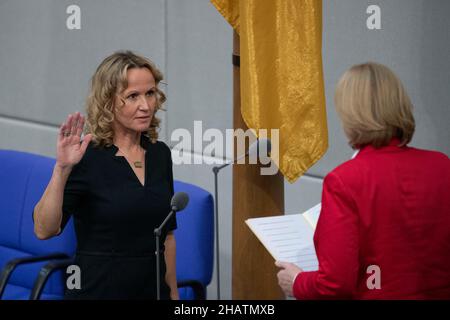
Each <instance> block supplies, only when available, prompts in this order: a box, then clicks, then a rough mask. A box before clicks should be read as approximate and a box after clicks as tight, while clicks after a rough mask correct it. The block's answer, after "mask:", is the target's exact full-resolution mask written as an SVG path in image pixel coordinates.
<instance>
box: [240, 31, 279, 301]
mask: <svg viewBox="0 0 450 320" xmlns="http://www.w3.org/2000/svg"><path fill="white" fill-rule="evenodd" d="M239 52H240V50H239V36H238V35H237V33H236V32H235V33H234V35H233V54H234V55H236V56H239ZM233 92H234V93H233V98H234V101H233V103H234V107H233V122H234V128H235V129H238V128H242V129H244V130H247V126H246V125H245V123H244V121H243V119H242V116H241V102H240V100H241V99H240V98H241V95H240V75H239V67H238V66H236V65H235V66H234V67H233ZM247 163H248V162H247ZM260 168H261V167H260V165H248V164H247V165H239V164H238V165H234V166H233V268H232V269H233V274H232V286H233V289H232V295H233V296H232V298H233V299H236V300H244V299H245V300H250V299H262V300H266V299H282V298H284V295H283V293H282V291H281V289H280V288H279V286H278V282H277V278H276V273H277V268H276V267H275V265H274V262H275V261H274V259H273V258H272V256H271V255H270V254H269V253H268V251H267V250H266V249H265V248H264V246H263V245H262V244H261V243H260V242H259V240H258V239H257V238H256V237H255V235H254V234H253V233H252V232H251V231H250V229H249V228H248V227H247V225H246V224H245V220H246V219H248V218H255V217H263V216H272V215H280V214H284V180H283V177H282V175H281V174H280V173H278V174H277V175H273V176H262V175H260Z"/></svg>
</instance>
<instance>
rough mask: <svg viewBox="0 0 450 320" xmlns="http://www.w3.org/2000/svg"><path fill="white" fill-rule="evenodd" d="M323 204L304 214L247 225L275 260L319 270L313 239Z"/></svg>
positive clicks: (276, 217)
mask: <svg viewBox="0 0 450 320" xmlns="http://www.w3.org/2000/svg"><path fill="white" fill-rule="evenodd" d="M319 213H320V204H318V205H317V206H314V207H312V208H311V209H309V210H308V211H306V212H305V213H304V214H306V215H305V216H304V215H302V214H290V215H283V216H272V217H262V218H253V219H248V220H246V221H245V222H246V224H247V225H248V226H249V228H250V229H251V230H252V231H253V233H254V234H255V235H256V237H257V238H258V239H259V240H260V241H261V243H262V244H263V245H264V246H265V247H266V249H267V250H268V251H269V253H270V254H271V255H272V257H273V258H274V259H275V260H278V261H285V262H292V263H294V264H296V265H297V266H299V267H300V268H302V269H303V270H304V271H312V270H317V269H318V261H317V257H316V251H315V249H314V243H313V236H314V229H315V226H316V224H317V219H318V216H319Z"/></svg>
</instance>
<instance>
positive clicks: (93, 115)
mask: <svg viewBox="0 0 450 320" xmlns="http://www.w3.org/2000/svg"><path fill="white" fill-rule="evenodd" d="M133 68H147V69H148V70H149V71H150V72H151V73H152V75H153V77H154V78H155V83H156V96H157V103H156V111H158V110H159V109H161V108H162V104H163V103H164V102H165V101H166V96H165V95H164V93H163V92H162V91H161V90H159V88H158V84H159V83H160V81H161V80H162V79H163V74H162V73H161V72H160V71H159V70H158V68H157V67H156V66H155V65H154V64H153V62H152V61H150V60H149V59H147V58H145V57H143V56H140V55H137V54H135V53H133V52H131V51H119V52H116V53H114V54H112V55H110V56H109V57H107V58H105V59H104V60H103V61H102V63H100V65H99V66H98V68H97V70H96V71H95V73H94V75H93V76H92V79H91V87H90V92H89V95H88V97H87V101H86V111H87V119H86V131H87V133H91V134H92V137H93V142H94V143H95V144H96V145H100V146H110V145H112V144H113V138H114V130H113V122H114V119H115V116H114V108H115V102H116V95H117V94H118V93H121V92H122V91H124V90H125V89H126V88H127V87H128V81H127V71H128V70H130V69H133ZM156 111H155V114H156ZM159 123H160V120H159V119H158V118H157V117H156V116H155V115H153V118H152V121H151V123H150V126H149V128H148V131H147V132H146V133H145V134H146V135H147V136H148V137H149V138H150V140H151V141H152V142H155V141H156V140H157V139H158V129H159Z"/></svg>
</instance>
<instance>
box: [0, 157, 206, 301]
mask: <svg viewBox="0 0 450 320" xmlns="http://www.w3.org/2000/svg"><path fill="white" fill-rule="evenodd" d="M54 163H55V160H54V159H52V158H48V157H44V156H39V155H34V154H30V153H25V152H18V151H10V150H0V270H1V273H0V299H11V300H18V299H29V298H32V299H38V298H40V299H62V297H63V293H64V286H65V283H64V280H63V279H64V274H63V272H64V271H65V266H67V265H69V264H71V261H72V257H73V255H74V252H75V247H76V240H75V234H74V228H73V222H72V219H71V220H70V221H69V223H68V224H67V226H66V228H65V229H64V232H63V233H62V234H61V235H60V236H58V237H54V238H52V239H50V240H45V241H42V240H39V239H37V238H36V236H35V235H34V231H33V228H34V226H33V221H32V211H33V208H34V206H35V205H36V203H37V202H38V201H39V199H40V197H41V196H42V194H43V192H44V190H45V188H46V186H47V184H48V181H49V180H50V177H51V174H52V169H53V166H54ZM175 191H176V192H178V191H184V192H186V193H188V194H189V197H190V201H189V205H188V207H187V208H186V209H185V210H184V211H183V212H180V213H178V214H177V219H178V229H177V230H176V232H175V237H176V239H177V278H178V281H179V287H180V289H179V290H180V298H181V299H204V298H205V297H206V286H207V285H208V284H209V283H210V281H211V277H212V269H213V241H214V240H213V229H214V227H213V226H214V223H213V201H212V197H211V195H210V194H209V193H208V192H207V191H205V190H203V189H201V188H199V187H197V186H194V185H192V184H188V183H183V182H180V181H175Z"/></svg>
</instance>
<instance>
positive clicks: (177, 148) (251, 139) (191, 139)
mask: <svg viewBox="0 0 450 320" xmlns="http://www.w3.org/2000/svg"><path fill="white" fill-rule="evenodd" d="M255 133H256V130H252V129H247V130H245V131H244V130H243V129H226V130H225V135H224V134H223V132H222V131H221V130H219V129H216V128H209V129H207V130H204V128H203V122H202V121H194V131H193V134H192V133H191V131H189V130H188V129H185V128H178V129H175V130H173V131H172V134H171V136H170V141H171V144H172V145H173V149H172V161H173V163H174V164H176V165H180V164H207V165H220V164H223V163H224V159H223V157H218V156H217V155H225V158H227V159H237V161H236V163H237V164H246V163H247V162H246V161H247V160H246V159H247V158H248V164H257V163H258V160H259V163H260V164H261V165H263V166H262V167H261V169H260V171H261V175H274V174H276V173H277V172H278V166H277V164H278V163H279V140H280V134H279V130H278V129H270V131H269V130H268V129H259V130H257V133H258V137H259V139H270V142H271V150H270V154H269V150H267V146H265V145H262V146H261V147H260V148H258V150H257V152H255V153H250V154H249V156H248V157H241V156H242V155H245V154H246V152H247V151H248V147H247V144H246V142H248V145H252V144H253V143H255V142H256V141H257V138H256V135H255ZM235 142H236V145H235ZM235 147H236V148H235ZM191 150H196V151H198V150H201V151H202V152H201V153H202V156H201V157H196V156H195V155H194V154H193V153H192V152H191ZM234 150H236V154H235V153H234ZM229 161H232V160H229ZM225 162H226V160H225Z"/></svg>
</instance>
